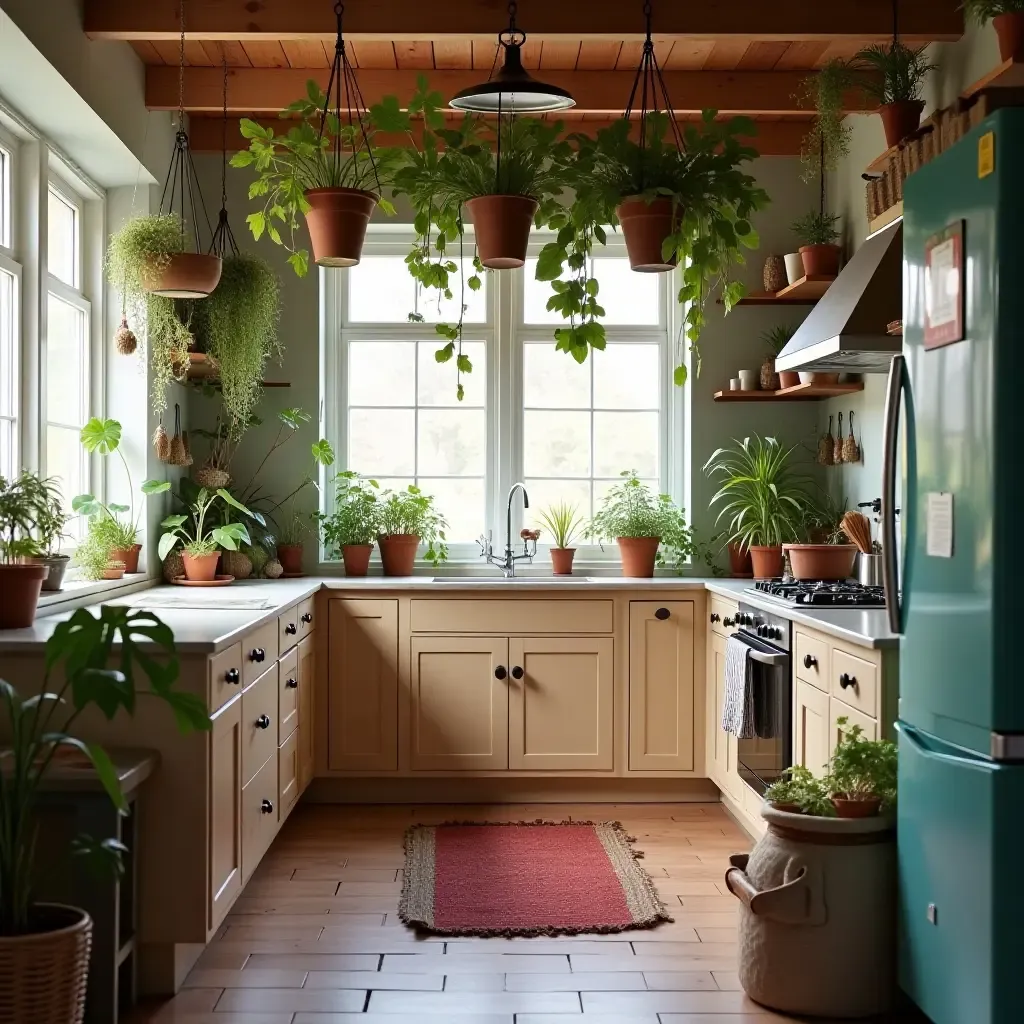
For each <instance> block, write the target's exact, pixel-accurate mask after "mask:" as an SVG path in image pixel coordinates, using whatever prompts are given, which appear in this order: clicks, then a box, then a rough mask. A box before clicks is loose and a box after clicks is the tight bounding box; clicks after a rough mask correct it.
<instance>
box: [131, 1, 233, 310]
mask: <svg viewBox="0 0 1024 1024" xmlns="http://www.w3.org/2000/svg"><path fill="white" fill-rule="evenodd" d="M178 17H179V22H180V34H179V39H178V130H177V132H176V133H175V135H174V152H173V153H172V154H171V162H170V165H169V166H168V168H167V177H166V178H165V179H164V189H163V193H162V194H161V196H160V212H161V213H165V214H170V215H171V216H177V218H178V220H179V223H180V225H181V252H179V253H175V254H174V255H173V256H172V257H171V259H170V262H169V263H168V264H167V266H166V267H162V268H161V269H160V271H159V272H157V273H154V274H153V275H152V279H151V281H150V284H149V286H148V289H147V290H148V291H150V292H152V293H153V294H154V295H163V296H165V297H167V298H171V299H205V298H206V297H207V296H208V295H209V294H210V292H212V291H213V290H214V288H216V287H217V285H218V283H219V282H220V274H221V260H220V257H219V256H218V255H212V254H210V253H205V252H203V248H202V245H201V244H200V241H199V210H201V211H202V216H203V220H204V221H205V222H206V230H207V231H209V230H210V218H209V215H208V214H207V212H206V203H205V202H204V201H203V193H202V190H201V189H200V187H199V182H198V180H197V178H196V169H195V166H194V165H193V163H192V152H191V150H190V149H189V144H188V133H187V132H186V131H185V0H179V3H178ZM197 195H198V197H199V205H198V207H197V206H196V196H197ZM175 206H177V209H175ZM190 228H191V232H190V230H189V229H190ZM190 233H191V236H192V237H191V239H189V238H188V235H189V234H190Z"/></svg>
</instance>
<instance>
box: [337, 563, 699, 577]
mask: <svg viewBox="0 0 1024 1024" xmlns="http://www.w3.org/2000/svg"><path fill="white" fill-rule="evenodd" d="M317 572H318V574H319V575H321V576H344V574H345V573H344V568H343V566H342V563H341V562H320V563H319V564H318V566H317ZM383 574H384V573H383V570H382V568H381V564H380V560H379V559H376V560H374V561H373V562H371V563H370V570H369V573H368V575H370V576H383ZM412 574H413V576H445V577H450V578H452V579H481V578H485V577H493V576H495V575H500V574H501V570H500V569H499V568H498V566H496V565H484V564H481V563H478V562H445V563H444V564H443V565H439V566H433V565H431V564H430V563H429V562H417V563H416V565H415V567H414V568H413V572H412ZM573 575H575V576H609V577H621V576H622V564H621V563H620V562H618V561H616V562H607V561H605V562H594V561H591V562H588V561H581V560H579V559H577V560H575V561H574V562H573ZM710 575H711V571H710V570H709V569H707V568H706V567H703V568H701V567H697V566H688V567H685V568H683V569H681V570H676V569H670V568H663V567H658V568H656V569H655V570H654V577H655V579H657V578H658V577H664V578H668V579H686V578H694V579H698V578H699V579H704V578H706V577H708V576H710ZM552 576H553V573H552V571H551V563H550V562H539V563H536V564H533V565H531V564H530V563H529V562H525V563H524V562H517V563H516V579H520V578H527V579H529V578H531V577H532V578H536V579H549V578H551V577H552Z"/></svg>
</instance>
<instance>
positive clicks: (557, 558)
mask: <svg viewBox="0 0 1024 1024" xmlns="http://www.w3.org/2000/svg"><path fill="white" fill-rule="evenodd" d="M537 522H538V523H539V524H540V525H541V526H543V527H544V528H545V529H546V530H550V531H551V539H552V541H553V543H552V546H551V550H550V552H549V553H550V555H551V572H552V574H553V575H555V576H571V575H572V560H573V558H574V557H575V555H576V549H575V548H574V547H572V546H571V545H572V542H573V539H574V538H575V536H576V534H578V533H579V532H580V531H581V530H582V529H583V517H582V516H580V514H579V506H578V505H570V504H569V502H567V501H559V502H556V503H555V504H554V505H549V506H548V507H547V508H545V509H542V510H541V511H540V512H539V513H538V515H537Z"/></svg>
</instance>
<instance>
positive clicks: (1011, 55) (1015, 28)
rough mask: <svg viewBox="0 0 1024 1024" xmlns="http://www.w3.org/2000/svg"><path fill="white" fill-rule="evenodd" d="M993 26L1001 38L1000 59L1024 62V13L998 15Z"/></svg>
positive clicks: (993, 20) (993, 21)
mask: <svg viewBox="0 0 1024 1024" xmlns="http://www.w3.org/2000/svg"><path fill="white" fill-rule="evenodd" d="M992 24H993V26H994V27H995V30H996V35H997V36H998V37H999V59H1000V60H1003V61H1007V60H1017V61H1021V60H1024V11H1015V12H1013V13H1012V14H997V15H996V16H995V17H994V18H993V19H992Z"/></svg>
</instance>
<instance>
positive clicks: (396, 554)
mask: <svg viewBox="0 0 1024 1024" xmlns="http://www.w3.org/2000/svg"><path fill="white" fill-rule="evenodd" d="M377 546H378V547H379V548H380V560H381V564H382V565H383V566H384V575H385V576H411V575H412V570H413V566H415V564H416V549H417V548H418V547H419V546H420V539H419V537H418V536H417V535H416V534H414V533H389V534H381V535H380V536H379V537H378V538H377Z"/></svg>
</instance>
